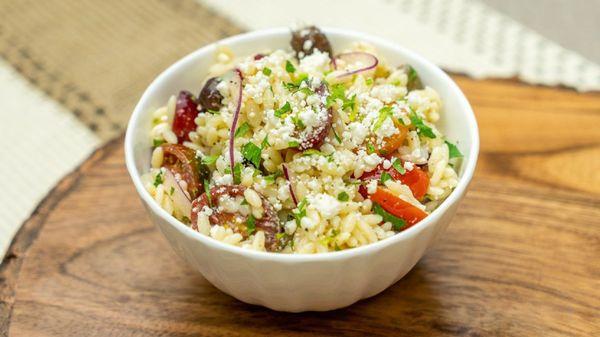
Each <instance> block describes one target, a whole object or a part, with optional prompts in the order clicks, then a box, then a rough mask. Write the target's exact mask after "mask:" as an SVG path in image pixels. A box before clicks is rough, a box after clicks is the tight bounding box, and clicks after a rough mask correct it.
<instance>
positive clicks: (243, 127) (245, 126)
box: [233, 122, 250, 138]
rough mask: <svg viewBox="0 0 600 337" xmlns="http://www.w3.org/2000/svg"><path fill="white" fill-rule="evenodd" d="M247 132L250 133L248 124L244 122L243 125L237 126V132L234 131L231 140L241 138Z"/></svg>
mask: <svg viewBox="0 0 600 337" xmlns="http://www.w3.org/2000/svg"><path fill="white" fill-rule="evenodd" d="M248 131H250V124H248V122H244V124H242V125H240V126H238V128H237V130H235V135H234V136H233V138H238V137H243V136H245V135H246V134H247V133H248Z"/></svg>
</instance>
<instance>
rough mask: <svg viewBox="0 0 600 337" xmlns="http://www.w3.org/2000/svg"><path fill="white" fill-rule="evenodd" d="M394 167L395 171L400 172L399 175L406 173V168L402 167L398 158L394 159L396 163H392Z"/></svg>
mask: <svg viewBox="0 0 600 337" xmlns="http://www.w3.org/2000/svg"><path fill="white" fill-rule="evenodd" d="M392 166H393V167H394V169H396V171H398V173H400V174H404V173H406V170H405V169H404V166H402V163H401V162H400V160H399V159H398V158H396V159H394V161H393V162H392Z"/></svg>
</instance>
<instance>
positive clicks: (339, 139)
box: [331, 128, 342, 144]
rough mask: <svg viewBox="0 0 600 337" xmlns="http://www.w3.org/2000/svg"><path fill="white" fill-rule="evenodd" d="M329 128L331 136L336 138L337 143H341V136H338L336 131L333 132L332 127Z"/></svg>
mask: <svg viewBox="0 0 600 337" xmlns="http://www.w3.org/2000/svg"><path fill="white" fill-rule="evenodd" d="M331 130H332V131H333V136H334V137H335V140H337V142H338V143H339V144H342V138H340V136H339V135H338V134H337V132H335V129H333V128H332V129H331Z"/></svg>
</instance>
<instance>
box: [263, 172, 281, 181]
mask: <svg viewBox="0 0 600 337" xmlns="http://www.w3.org/2000/svg"><path fill="white" fill-rule="evenodd" d="M282 175H283V172H281V171H276V172H275V173H273V174H269V175H268V176H264V177H263V179H264V180H265V181H266V182H267V183H268V184H272V183H274V182H275V180H276V179H277V178H278V177H281V176H282Z"/></svg>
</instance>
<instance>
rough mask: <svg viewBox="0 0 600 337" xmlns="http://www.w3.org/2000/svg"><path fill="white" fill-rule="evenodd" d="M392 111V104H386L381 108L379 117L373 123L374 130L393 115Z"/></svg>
mask: <svg viewBox="0 0 600 337" xmlns="http://www.w3.org/2000/svg"><path fill="white" fill-rule="evenodd" d="M392 112H393V111H392V107H390V106H384V107H383V108H381V110H379V117H378V118H377V121H376V122H375V125H373V131H377V130H378V129H379V128H380V127H381V125H383V122H385V120H386V119H387V118H388V117H391V116H392Z"/></svg>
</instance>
